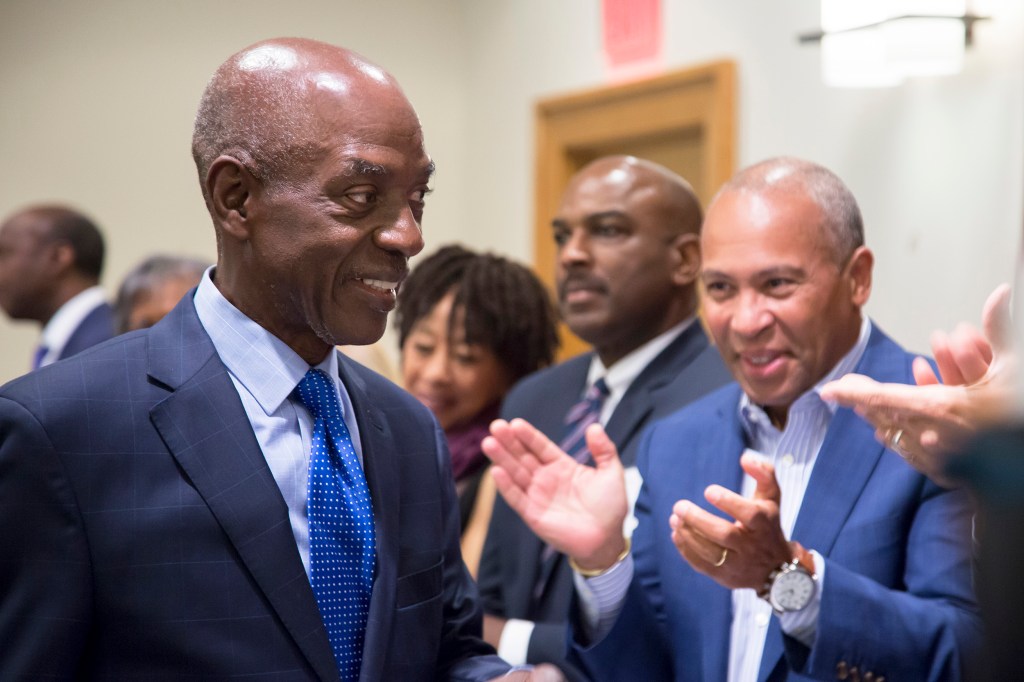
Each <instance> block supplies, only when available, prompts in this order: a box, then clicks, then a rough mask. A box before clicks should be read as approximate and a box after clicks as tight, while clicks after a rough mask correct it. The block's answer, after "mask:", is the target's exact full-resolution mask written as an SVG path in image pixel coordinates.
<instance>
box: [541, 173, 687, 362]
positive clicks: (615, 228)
mask: <svg viewBox="0 0 1024 682" xmlns="http://www.w3.org/2000/svg"><path fill="white" fill-rule="evenodd" d="M700 224H701V208H700V203H699V202H698V200H697V197H696V196H695V195H694V193H693V189H692V188H691V187H690V185H689V183H688V182H686V181H685V180H683V179H682V178H681V177H679V176H678V175H676V174H675V173H673V172H672V171H670V170H668V169H667V168H665V167H663V166H659V165H658V164H656V163H653V162H651V161H644V160H642V159H638V158H636V157H632V156H607V157H603V158H600V159H597V160H596V161H593V162H592V163H590V164H588V165H586V166H584V167H583V168H582V169H580V171H579V172H578V173H577V174H576V175H574V176H573V177H572V179H571V180H570V182H569V186H568V187H567V188H566V190H565V193H564V194H563V195H562V202H561V205H560V206H559V209H558V215H556V216H555V218H554V220H553V221H552V228H553V230H554V237H555V243H556V245H557V246H558V262H557V269H556V276H555V279H556V281H557V285H558V301H559V306H560V308H561V312H562V318H563V319H564V320H565V322H566V324H567V325H568V326H569V328H570V329H571V330H572V331H573V333H575V334H576V335H577V336H579V337H580V338H582V339H583V340H585V341H587V342H589V343H591V344H593V346H594V348H595V350H596V351H597V353H598V355H599V356H600V357H601V360H602V362H604V363H605V366H606V367H610V366H611V365H612V364H613V363H614V362H617V361H618V360H619V358H622V357H624V356H625V355H627V354H628V353H630V352H632V351H633V350H635V349H637V348H639V347H640V346H641V345H643V344H644V343H646V342H648V341H650V340H651V339H653V338H654V337H656V336H658V335H659V334H661V333H663V332H666V331H668V330H669V329H671V328H672V327H674V326H676V325H677V324H679V323H680V322H682V321H683V320H685V319H686V318H688V317H690V316H691V315H693V313H694V310H695V308H696V284H695V282H696V277H697V272H698V270H699V268H700V245H699V244H698V236H697V235H698V233H699V231H700Z"/></svg>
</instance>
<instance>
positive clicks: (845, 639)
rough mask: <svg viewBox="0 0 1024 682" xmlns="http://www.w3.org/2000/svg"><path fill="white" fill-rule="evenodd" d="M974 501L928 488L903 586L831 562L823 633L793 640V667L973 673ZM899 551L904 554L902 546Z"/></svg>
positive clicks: (909, 675) (954, 675) (936, 676)
mask: <svg viewBox="0 0 1024 682" xmlns="http://www.w3.org/2000/svg"><path fill="white" fill-rule="evenodd" d="M970 518H971V508H970V501H969V499H968V498H967V496H966V494H965V493H964V492H962V491H947V490H942V489H940V488H938V487H936V486H935V485H933V484H931V483H925V484H924V486H923V493H922V496H921V504H920V506H919V508H918V511H917V514H916V515H915V518H914V520H913V524H912V527H911V529H910V533H909V538H908V541H907V545H906V555H905V568H904V572H903V582H904V586H902V589H889V588H887V587H885V586H883V585H881V584H879V583H878V582H876V581H874V580H872V579H871V578H869V577H867V576H865V575H863V574H860V573H858V572H855V571H852V570H850V569H849V568H847V567H845V566H843V565H842V563H841V562H839V561H829V560H827V559H826V561H827V563H826V566H827V569H826V574H825V585H824V588H823V590H822V596H821V612H820V614H819V620H818V630H817V636H816V639H815V642H814V645H813V647H811V648H810V649H808V648H806V647H804V646H803V645H802V644H800V643H799V642H797V641H796V640H794V639H791V638H788V637H786V638H785V645H786V654H787V657H788V659H789V662H790V665H791V666H792V668H793V670H794V671H796V672H799V673H801V674H803V675H807V676H809V677H811V678H814V679H821V680H831V679H835V677H836V671H837V667H846V668H848V669H849V668H853V667H854V666H856V667H857V668H858V669H859V671H860V674H861V675H864V673H865V672H868V671H871V672H873V673H874V675H875V676H876V677H878V676H884V677H886V678H887V679H894V680H903V679H907V680H936V681H937V680H950V679H961V678H963V676H964V675H966V674H967V670H968V668H969V666H970V665H971V664H972V663H971V661H969V660H966V659H967V657H968V652H972V651H975V650H977V647H978V645H979V642H980V638H981V621H980V618H979V615H978V611H977V608H976V606H975V601H974V596H973V594H972V589H971V585H972V580H971V570H972V559H971V550H970V548H971V543H970ZM893 551H898V549H897V548H894V550H893Z"/></svg>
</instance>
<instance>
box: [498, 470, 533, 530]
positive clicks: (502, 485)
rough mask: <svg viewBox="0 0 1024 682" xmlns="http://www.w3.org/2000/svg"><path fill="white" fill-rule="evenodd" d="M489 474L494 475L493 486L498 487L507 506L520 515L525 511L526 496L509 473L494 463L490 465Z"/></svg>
mask: <svg viewBox="0 0 1024 682" xmlns="http://www.w3.org/2000/svg"><path fill="white" fill-rule="evenodd" d="M491 474H492V476H494V487H495V488H497V489H498V492H499V493H500V494H501V496H502V497H503V498H505V501H506V502H508V506H510V507H512V509H513V511H515V512H516V514H518V515H519V516H520V517H522V516H524V515H525V514H526V511H527V506H528V504H527V497H526V493H525V491H524V490H523V488H521V487H519V486H518V485H517V484H516V483H515V482H514V481H513V480H512V477H511V476H509V473H508V472H507V471H505V470H504V469H502V468H501V467H500V466H499V465H497V464H495V465H494V466H493V467H491Z"/></svg>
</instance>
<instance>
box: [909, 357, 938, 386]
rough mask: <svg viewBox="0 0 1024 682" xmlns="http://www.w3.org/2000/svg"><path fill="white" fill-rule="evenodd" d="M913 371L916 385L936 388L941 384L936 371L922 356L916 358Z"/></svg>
mask: <svg viewBox="0 0 1024 682" xmlns="http://www.w3.org/2000/svg"><path fill="white" fill-rule="evenodd" d="M912 369H913V371H914V383H916V384H917V385H918V386H934V385H935V384H938V383H939V377H937V376H936V375H935V370H934V369H932V366H931V364H930V363H929V362H928V361H927V360H925V359H924V358H922V357H921V356H917V357H916V358H914V363H913V365H912Z"/></svg>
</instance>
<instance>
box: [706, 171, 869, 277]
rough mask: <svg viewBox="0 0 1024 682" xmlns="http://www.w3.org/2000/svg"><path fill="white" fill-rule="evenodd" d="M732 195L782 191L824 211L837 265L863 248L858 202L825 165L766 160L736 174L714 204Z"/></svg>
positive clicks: (823, 223) (719, 193)
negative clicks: (805, 199) (728, 194)
mask: <svg viewBox="0 0 1024 682" xmlns="http://www.w3.org/2000/svg"><path fill="white" fill-rule="evenodd" d="M729 192H747V193H751V194H761V193H772V192H781V193H792V194H798V195H800V196H803V197H806V198H807V199H809V200H810V201H811V202H812V203H814V204H815V205H816V206H817V207H818V208H819V209H820V210H821V215H822V225H821V228H822V230H823V231H824V233H825V234H824V236H825V238H826V239H827V240H828V242H829V243H830V244H831V246H832V249H833V256H834V257H835V259H836V262H838V263H844V262H846V259H847V258H849V257H850V255H851V254H852V253H853V252H854V251H855V250H856V249H857V248H858V247H860V246H863V245H864V221H863V218H862V217H861V213H860V208H859V207H858V206H857V200H856V199H855V198H854V196H853V193H852V192H851V191H850V189H849V188H848V187H847V186H846V184H845V183H843V181H842V180H840V179H839V176H838V175H836V174H835V173H833V172H832V171H830V170H829V169H827V168H825V167H824V166H820V165H818V164H816V163H813V162H811V161H805V160H803V159H797V158H794V157H789V156H779V157H775V158H771V159H767V160H765V161H762V162H760V163H756V164H754V165H753V166H748V167H747V168H744V169H743V170H741V171H739V172H738V173H736V175H734V176H733V177H732V178H731V179H730V180H729V181H728V182H726V183H725V184H724V185H723V186H722V188H721V189H720V190H719V191H718V193H717V194H716V195H715V198H714V199H712V202H711V203H712V204H714V203H715V202H716V201H717V200H718V198H719V197H721V196H722V195H724V194H727V193H729Z"/></svg>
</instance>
